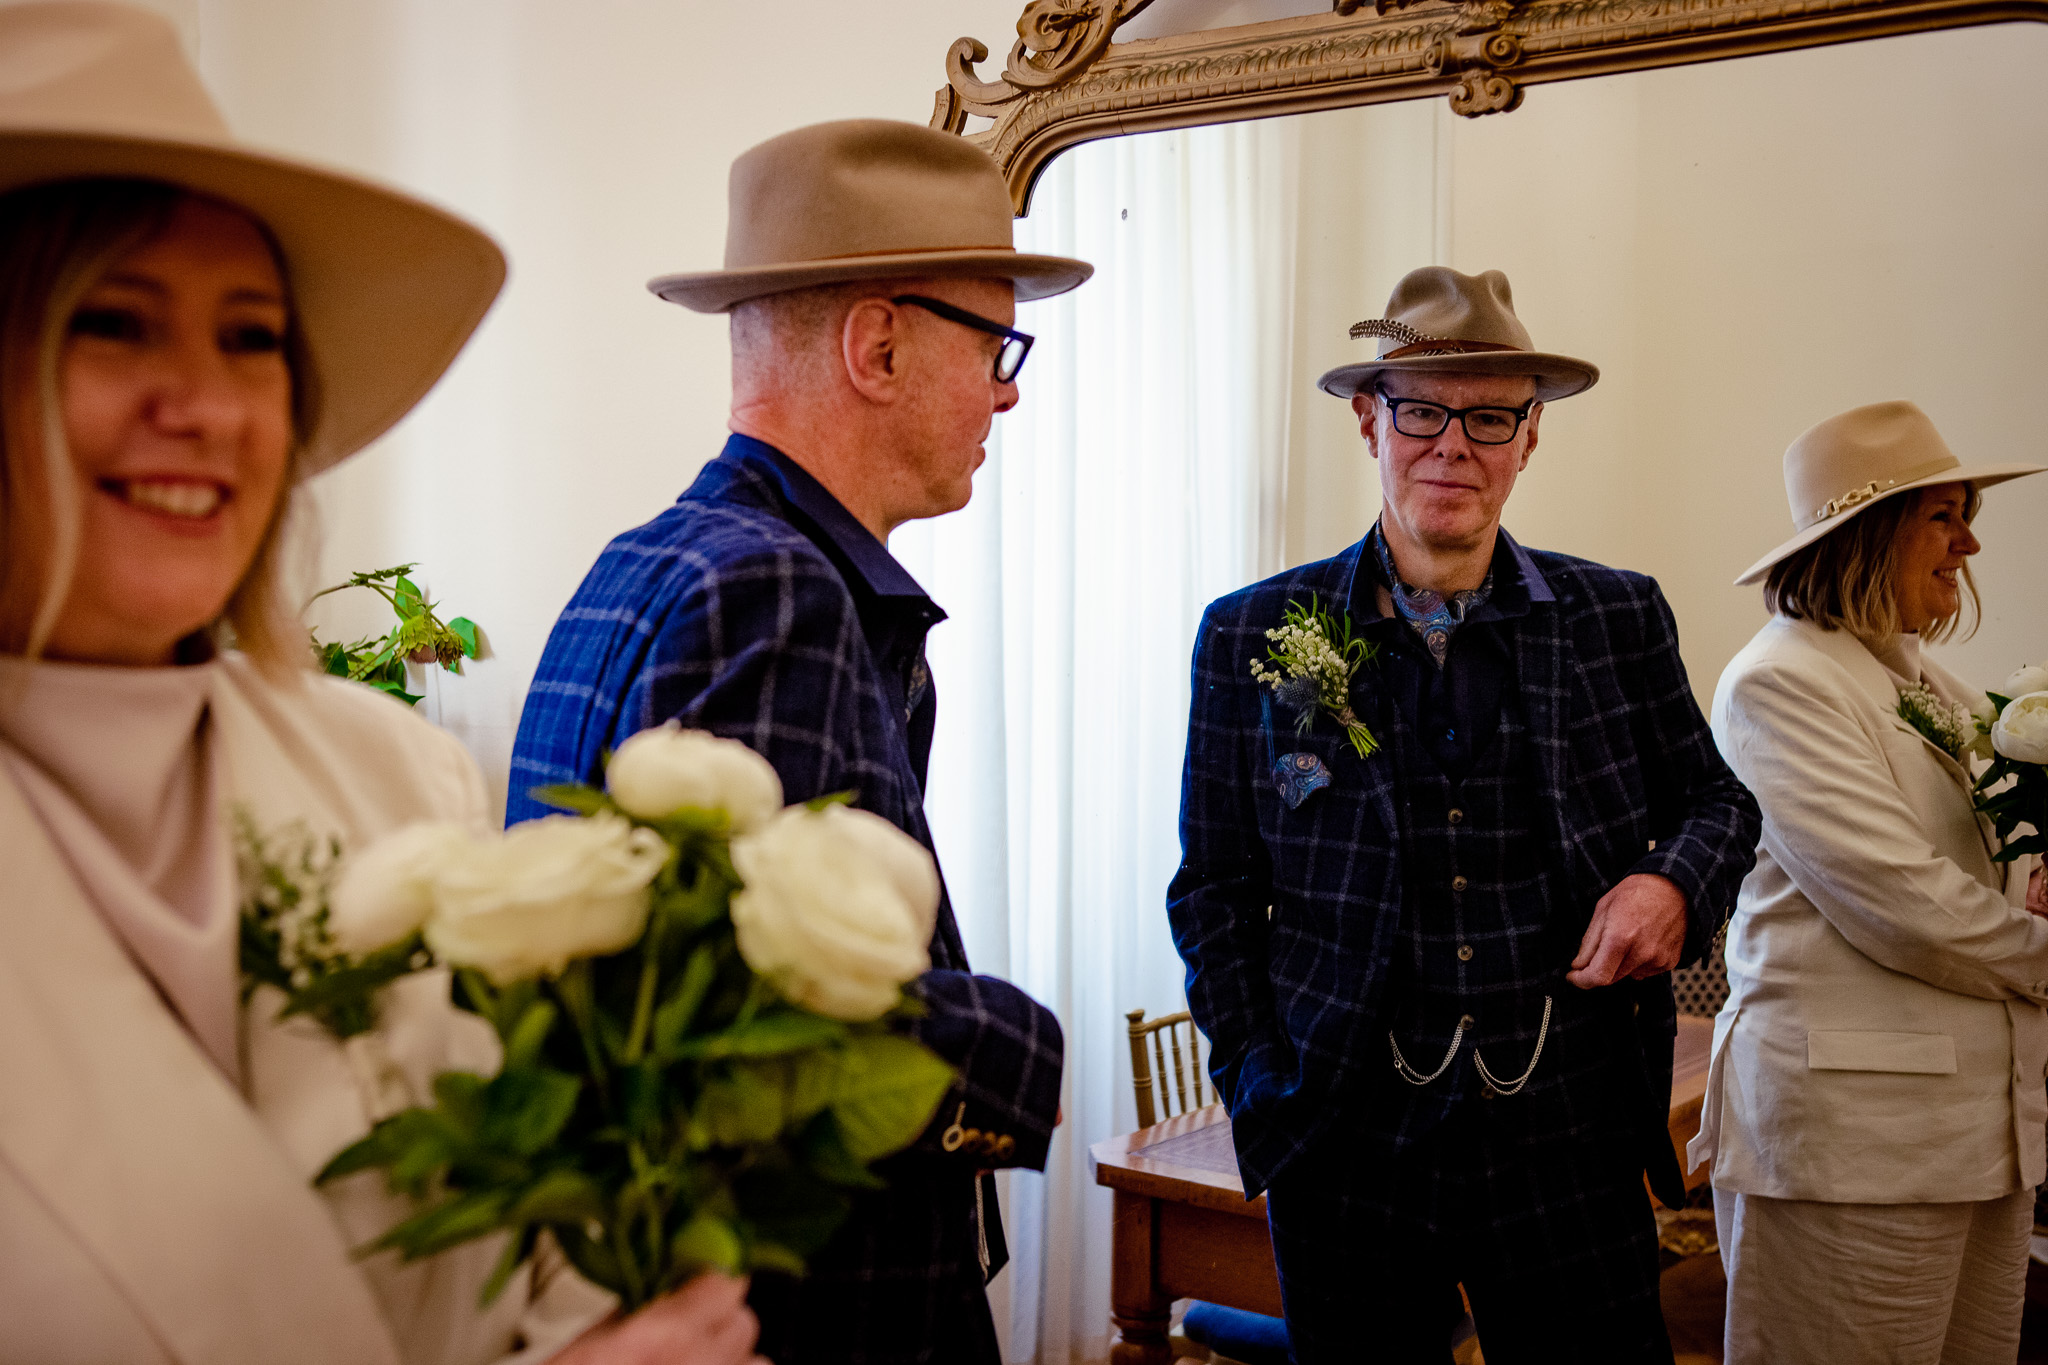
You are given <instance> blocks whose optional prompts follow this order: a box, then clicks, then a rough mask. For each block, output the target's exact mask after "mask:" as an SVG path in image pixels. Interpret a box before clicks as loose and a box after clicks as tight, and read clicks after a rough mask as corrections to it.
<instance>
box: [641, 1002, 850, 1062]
mask: <svg viewBox="0 0 2048 1365" xmlns="http://www.w3.org/2000/svg"><path fill="white" fill-rule="evenodd" d="M846 1036H847V1033H846V1025H844V1024H842V1023H840V1022H839V1021H838V1020H836V1019H827V1018H824V1017H823V1016H821V1015H816V1014H802V1013H797V1012H794V1011H792V1012H787V1013H782V1014H768V1015H762V1016H760V1017H758V1018H756V1019H753V1020H750V1021H748V1022H747V1023H744V1024H738V1025H735V1026H734V1027H732V1028H729V1029H726V1030H725V1031H724V1032H722V1033H713V1034H708V1035H706V1036H705V1037H702V1038H693V1039H691V1040H690V1041H689V1042H687V1043H685V1044H684V1045H683V1046H682V1048H681V1049H680V1055H681V1056H685V1057H692V1056H695V1057H703V1058H706V1059H707V1060H708V1059H712V1058H718V1057H779V1056H782V1055H784V1054H785V1053H790V1052H802V1051H804V1050H805V1049H807V1048H814V1047H823V1046H825V1045H826V1044H828V1043H836V1042H839V1041H840V1040H841V1039H843V1038H845V1037H846Z"/></svg>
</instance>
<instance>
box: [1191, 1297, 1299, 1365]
mask: <svg viewBox="0 0 2048 1365" xmlns="http://www.w3.org/2000/svg"><path fill="white" fill-rule="evenodd" d="M1180 1330H1181V1331H1182V1332H1183V1333H1185V1334H1186V1335H1187V1339H1188V1340H1189V1341H1192V1342H1194V1343H1196V1344H1197V1345H1201V1346H1206V1347H1208V1348H1209V1349H1210V1350H1212V1351H1215V1352H1217V1353H1218V1354H1219V1355H1226V1356H1229V1357H1230V1358H1231V1359H1233V1360H1242V1361H1244V1362H1245V1365H1287V1323H1286V1321H1285V1320H1284V1319H1281V1318H1269V1317H1267V1316H1266V1315H1265V1314H1264V1313H1247V1312H1245V1311H1244V1310H1243V1309H1242V1308H1225V1307H1224V1306H1223V1305H1222V1304H1220V1303H1203V1302H1201V1301H1200V1300H1197V1301H1196V1302H1194V1303H1192V1304H1190V1305H1189V1306H1188V1311H1187V1316H1186V1317H1185V1318H1183V1319H1181V1324H1180Z"/></svg>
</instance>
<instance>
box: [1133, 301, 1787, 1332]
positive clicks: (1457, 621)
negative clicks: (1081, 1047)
mask: <svg viewBox="0 0 2048 1365" xmlns="http://www.w3.org/2000/svg"><path fill="white" fill-rule="evenodd" d="M1351 335H1352V337H1353V339H1358V338H1362V337H1374V338H1377V339H1378V343H1379V344H1378V347H1377V354H1376V355H1374V356H1373V357H1372V358H1370V359H1368V360H1364V361H1361V362H1357V363H1353V364H1347V365H1341V366H1339V367H1337V368H1336V369H1333V370H1331V371H1330V372H1329V373H1327V374H1325V375H1324V376H1323V377H1322V379H1321V381H1320V385H1321V387H1322V389H1323V390H1324V391H1325V392H1327V393H1331V394H1334V395H1336V396H1337V397H1340V398H1345V399H1348V400H1349V401H1350V403H1351V405H1352V409H1353V410H1354V411H1355V412H1356V413H1357V414H1358V419H1359V429H1360V432H1361V434H1362V435H1363V436H1364V438H1365V440H1366V444H1367V453H1368V454H1369V455H1370V456H1371V457H1372V458H1373V459H1374V461H1375V462H1376V463H1377V466H1378V470H1379V480H1380V490H1381V495H1382V504H1383V505H1382V511H1381V515H1380V518H1379V520H1378V522H1377V523H1376V524H1375V525H1374V526H1373V527H1372V528H1371V529H1370V530H1369V531H1368V532H1367V534H1366V536H1365V538H1364V539H1363V540H1361V541H1359V542H1358V543H1357V544H1355V545H1353V546H1352V547H1351V548H1350V549H1348V550H1345V551H1344V552H1343V553H1341V554H1339V555H1337V556H1335V557H1334V558H1331V559H1326V560H1323V561H1320V562H1318V563H1314V564H1308V565H1304V566H1302V567H1300V568H1296V569H1290V570H1288V571H1287V572H1285V573H1283V574H1280V575H1279V576H1278V577H1275V578H1272V579H1269V580H1267V581H1266V582H1264V583H1259V584H1255V585H1253V586H1252V587H1249V588H1246V589H1243V590H1242V591H1239V592H1236V593H1233V594H1231V595H1230V596H1228V597H1224V598H1222V599H1221V600H1219V601H1217V602H1215V603H1214V604H1212V605H1211V606H1210V608H1209V610H1208V613H1207V614H1206V616H1205V617H1204V619H1203V622H1202V626H1201V631H1200V634H1199V637H1198V640H1197V644H1196V652H1195V679H1194V696H1195V702H1194V711H1193V717H1192V719H1191V721H1190V725H1189V732H1188V749H1187V764H1186V771H1185V778H1184V787H1183V800H1182V808H1181V811H1182V813H1181V837H1182V845H1183V850H1184V853H1183V858H1182V862H1181V867H1180V871H1179V873H1178V874H1177V875H1176V877H1175V879H1174V882H1173V885H1172V888H1171V890H1170V892H1169V914H1170V916H1171V919H1172V924H1173V931H1174V937H1175V941H1176V943H1177V944H1178V946H1179V948H1180V952H1181V956H1182V957H1183V958H1184V959H1185V960H1186V962H1187V964H1188V1000H1189V1005H1190V1008H1191V1009H1192V1010H1193V1012H1194V1015H1195V1019H1196V1022H1198V1023H1199V1024H1200V1025H1201V1026H1202V1028H1203V1030H1204V1031H1205V1032H1206V1033H1208V1035H1209V1037H1210V1040H1211V1042H1212V1045H1213V1049H1214V1050H1213V1053H1212V1070H1213V1072H1214V1074H1215V1076H1216V1080H1217V1085H1218V1089H1219V1091H1220V1093H1221V1094H1222V1095H1223V1096H1224V1097H1225V1099H1226V1100H1227V1102H1228V1103H1229V1105H1230V1110H1231V1119H1232V1127H1233V1133H1234V1135H1235V1139H1236V1143H1237V1151H1238V1161H1239V1166H1240V1168H1241V1170H1242V1172H1243V1175H1244V1182H1245V1188H1246V1190H1247V1191H1257V1190H1260V1189H1264V1190H1266V1191H1267V1198H1268V1203H1267V1208H1268V1211H1269V1218H1270V1221H1271V1224H1272V1232H1273V1248H1274V1252H1275V1255H1276V1257H1277V1259H1278V1262H1279V1269H1280V1284H1281V1297H1282V1301H1283V1303H1284V1305H1285V1308H1286V1313H1287V1326H1288V1332H1289V1336H1290V1341H1291V1347H1292V1351H1293V1356H1294V1359H1295V1361H1296V1362H1298V1363H1299V1365H1321V1363H1322V1362H1333V1363H1334V1362H1349V1361H1352V1360H1355V1359H1357V1358H1358V1355H1357V1351H1356V1343H1357V1341H1358V1339H1359V1333H1360V1331H1361V1330H1362V1325H1364V1324H1370V1331H1371V1333H1372V1337H1373V1344H1374V1347H1375V1354H1374V1357H1373V1358H1374V1359H1375V1360H1385V1361H1389V1362H1395V1361H1424V1360H1429V1361H1442V1360H1444V1359H1446V1357H1447V1356H1448V1355H1449V1342H1450V1323H1451V1320H1452V1319H1453V1318H1454V1317H1455V1316H1456V1313H1457V1309H1456V1302H1457V1299H1456V1288H1455V1287H1456V1286H1457V1285H1459V1284H1462V1285H1463V1286H1464V1289H1465V1291H1466V1294H1467V1296H1468V1297H1469V1299H1470V1301H1471V1306H1472V1313H1473V1315H1474V1318H1475V1319H1476V1322H1477V1325H1478V1329H1479V1337H1480V1342H1481V1344H1482V1346H1483V1348H1484V1350H1485V1352H1486V1358H1487V1360H1488V1361H1490V1362H1493V1365H1513V1362H1517V1361H1550V1360H1557V1359H1571V1360H1575V1361H1631V1362H1633V1361H1669V1360H1670V1359H1671V1346H1670V1343H1669V1340H1668V1338H1667V1337H1666V1334H1665V1331H1664V1324H1663V1319H1662V1315H1661V1313H1660V1312H1659V1309H1658V1303H1657V1269H1658V1264H1657V1236H1656V1225H1655V1223H1654V1221H1653V1220H1652V1218H1651V1213H1650V1205H1649V1201H1648V1198H1647V1197H1646V1195H1645V1193H1644V1189H1643V1185H1644V1176H1645V1174H1647V1175H1648V1177H1649V1181H1650V1185H1651V1187H1652V1188H1653V1189H1654V1190H1655V1191H1656V1192H1657V1194H1658V1196H1659V1197H1660V1198H1662V1199H1664V1200H1665V1202H1667V1203H1676V1202H1679V1201H1680V1200H1681V1199H1682V1197H1683V1187H1682V1184H1681V1182H1680V1178H1679V1172H1678V1167H1677V1162H1676V1159H1675V1156H1674V1154H1673V1152H1672V1148H1671V1142H1670V1139H1669V1137H1668V1136H1667V1134H1666V1120H1667V1114H1666V1109H1667V1105H1668V1102H1669V1097H1670V1089H1671V1041H1672V1035H1673V1029H1674V1023H1673V1020H1674V1010H1673V1003H1672V993H1671V985H1670V977H1669V975H1668V974H1669V972H1670V970H1671V969H1672V968H1673V967H1675V966H1677V965H1678V964H1679V963H1680V961H1681V960H1683V959H1686V958H1689V957H1697V956H1698V955H1699V954H1700V952H1701V951H1702V950H1703V949H1704V948H1705V947H1706V945H1707V944H1708V942H1709V941H1710V940H1711V939H1712V938H1713V936H1714V933H1715V931H1716V930H1717V929H1718V928H1719V926H1720V924H1721V922H1722V921H1723V919H1724V918H1725V917H1726V914H1727V911H1728V908H1729V905H1730V904H1731V903H1732V902H1733V900H1734V898H1735V893H1736V888H1737V886H1738V884H1739V883H1740V881H1741V879H1742V877H1743V876H1744V875H1745V874H1746V873H1747V872H1748V871H1749V868H1750V866H1751V863H1752V861H1753V851H1754V849H1755V847H1756V837H1757V828H1758V816H1757V810H1756V803H1755V802H1754V801H1753V800H1752V799H1751V798H1750V796H1749V794H1748V792H1746V791H1745V790H1744V789H1743V788H1742V786H1741V784H1740V783H1738V782H1737V781H1736V780H1735V778H1734V777H1733V776H1732V775H1731V774H1730V773H1729V771H1728V769H1727V767H1726V765H1725V764H1723V763H1722V761H1721V758H1720V755H1719V754H1718V753H1717V752H1716V751H1715V748H1714V745H1713V740H1712V738H1711V737H1710V736H1709V734H1708V732H1707V727H1706V723H1705V721H1704V720H1703V719H1702V717H1701V716H1700V712H1699V707H1698V705H1697V704H1696V703H1695V702H1694V700H1693V695H1692V690H1691V688H1690V687H1689V686H1688V685H1687V683H1686V678H1685V669H1684V666H1683V665H1682V664H1681V662H1680V660H1679V654H1678V641H1677V637H1676V632H1675V630H1674V627H1673V624H1672V619H1671V612H1670V609H1669V608H1668V607H1667V606H1666V605H1665V603H1664V599H1663V597H1662V595H1661V594H1660V593H1659V592H1658V590H1657V586H1656V584H1655V583H1654V582H1652V581H1651V580H1649V579H1647V578H1645V577H1643V576H1641V575H1639V574H1632V573H1626V572H1623V571H1620V570H1616V569H1609V568H1603V567H1601V566H1600V565H1597V564H1590V563H1587V562H1586V561H1584V560H1580V559H1573V558H1570V557H1568V556H1565V555H1560V554H1552V553H1549V552H1546V551H1541V550H1530V549H1525V548H1524V547H1523V546H1521V545H1519V544H1517V543H1516V542H1515V541H1514V540H1513V539H1512V538H1511V537H1510V536H1509V535H1508V534H1507V532H1506V531H1504V530H1503V529H1501V524H1500V520H1501V512H1502V509H1503V507H1504V506H1505V504H1506V502H1507V499H1508V496H1509V494H1510V493H1511V492H1512V491H1513V489H1514V485H1515V480H1516V478H1517V476H1518V475H1519V474H1520V473H1521V472H1522V471H1523V469H1525V468H1526V467H1527V465H1528V463H1529V458H1530V456H1531V455H1532V454H1533V453H1534V451H1535V449H1536V436H1537V427H1538V425H1539V422H1540V420H1541V417H1542V413H1543V405H1544V404H1545V403H1548V402H1554V401H1556V400H1558V399H1561V398H1566V397H1569V396H1571V395H1573V394H1576V393H1579V392H1582V391H1583V390H1585V389H1587V388H1589V387H1591V386H1592V384H1593V383H1594V382H1595V380H1596V379H1597V378H1598V377H1599V375H1598V371H1597V370H1595V369H1594V367H1593V366H1591V365H1589V364H1587V363H1586V362H1584V361H1581V360H1574V359H1572V358H1570V357H1568V356H1561V355H1554V354H1549V353H1545V352H1541V351H1538V350H1537V349H1536V348H1535V346H1534V345H1533V344H1532V342H1531V341H1530V338H1529V333H1528V331H1527V330H1526V329H1525V328H1524V327H1523V325H1522V323H1521V321H1520V320H1519V319H1518V318H1517V317H1516V316H1515V312H1514V305H1513V300H1512V298H1511V296H1510V294H1509V290H1508V282H1507V279H1506V277H1505V276H1503V275H1502V274H1500V272H1498V271H1488V272H1487V273H1485V274H1482V275H1476V276H1475V275H1464V274H1460V273H1459V272H1457V271H1455V270H1449V269H1445V268H1442V267H1429V268H1425V269H1422V270H1417V271H1414V272H1412V273H1411V274H1409V275H1408V276H1407V277H1406V278H1404V279H1403V280H1402V281H1401V282H1400V284H1399V285H1397V286H1396V287H1395V289H1394V293H1393V297H1392V298H1391V299H1390V300H1389V301H1388V304H1387V309H1386V315H1385V316H1384V317H1381V318H1375V319H1372V320H1370V321H1367V322H1362V323H1360V324H1358V325H1357V326H1356V327H1354V328H1353V329H1352V333H1351ZM1290 625H1291V626H1293V627H1295V630H1294V631H1293V632H1289V631H1287V630H1286V629H1285V627H1287V626H1290ZM1316 636H1320V637H1321V640H1320V641H1317V640H1316V639H1315V638H1314V637H1316ZM1347 642H1351V643H1350V644H1349V645H1348V646H1347Z"/></svg>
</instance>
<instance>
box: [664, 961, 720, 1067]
mask: <svg viewBox="0 0 2048 1365" xmlns="http://www.w3.org/2000/svg"><path fill="white" fill-rule="evenodd" d="M717 978H718V950H717V949H716V948H715V947H714V946H713V945H711V944H709V943H706V944H703V945H701V946H699V947H698V948H697V950H696V951H695V952H693V953H691V954H690V960H689V962H687V963H686V964H684V966H683V972H682V976H681V978H680V979H679V980H678V981H677V982H676V985H675V988H674V989H673V990H671V991H670V992H669V996H668V999H666V1000H664V1001H663V1002H662V1003H661V1005H660V1007H659V1008H658V1009H656V1010H655V1012H654V1052H655V1055H656V1056H658V1057H662V1058H664V1059H669V1058H674V1057H676V1056H678V1055H680V1050H681V1048H682V1044H683V1039H684V1037H685V1036H686V1035H687V1034H688V1032H689V1029H690V1025H691V1024H692V1023H694V1022H695V1021H696V1018H697V1010H698V1008H699V1007H700V1006H702V1005H703V1003H704V997H705V995H706V994H707V993H709V991H710V990H711V983H712V982H713V981H715V980H717Z"/></svg>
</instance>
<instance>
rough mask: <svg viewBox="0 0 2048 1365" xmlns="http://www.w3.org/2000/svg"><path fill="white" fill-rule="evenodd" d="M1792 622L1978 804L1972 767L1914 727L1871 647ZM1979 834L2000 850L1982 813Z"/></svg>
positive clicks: (1937, 672)
mask: <svg viewBox="0 0 2048 1365" xmlns="http://www.w3.org/2000/svg"><path fill="white" fill-rule="evenodd" d="M1780 619H1785V618H1780ZM1789 624H1791V625H1792V626H1793V627H1794V628H1796V629H1797V630H1798V631H1799V632H1800V633H1801V634H1803V635H1804V636H1805V637H1806V638H1807V639H1808V640H1810V641H1812V642H1813V644H1814V646H1815V647H1816V648H1818V649H1820V650H1821V651H1822V652H1823V653H1825V654H1826V655H1827V656H1828V657H1829V658H1831V659H1833V660H1834V661H1835V662H1836V663H1838V664H1840V665H1841V666H1842V667H1843V668H1844V669H1845V670H1847V672H1848V673H1849V676H1850V677H1851V678H1853V679H1854V680H1855V682H1856V686H1857V688H1858V690H1860V691H1861V692H1862V693H1863V694H1864V695H1865V697H1867V698H1868V699H1869V701H1870V704H1871V705H1872V706H1873V707H1875V708H1876V709H1877V711H1878V714H1879V715H1880V716H1881V717H1882V720H1883V723H1884V724H1886V725H1889V726H1891V727H1893V728H1895V729H1898V730H1902V731H1904V732H1905V733H1906V734H1909V735H1911V736H1912V737H1913V738H1914V739H1915V740H1917V741H1918V742H1919V743H1920V745H1921V746H1922V747H1923V748H1924V749H1925V750H1926V751H1927V752H1928V753H1929V754H1931V755H1933V756H1934V759H1935V761H1936V762H1937V763H1939V764H1940V765H1941V770H1942V771H1943V772H1944V773H1946V774H1947V775H1948V778H1949V780H1950V781H1951V782H1953V783H1955V784H1956V786H1957V787H1958V788H1959V789H1960V790H1961V791H1962V793H1963V795H1964V797H1966V798H1967V799H1968V800H1969V802H1970V804H1971V805H1972V807H1974V806H1975V805H1976V801H1977V793H1976V782H1975V779H1974V777H1973V776H1972V775H1971V773H1970V770H1969V769H1968V768H1967V767H1965V766H1964V765H1963V764H1962V763H1961V762H1960V761H1959V760H1958V759H1957V758H1956V756H1955V755H1954V754H1951V753H1950V752H1949V751H1948V750H1946V749H1944V748H1942V747H1941V746H1940V745H1939V744H1936V743H1935V742H1934V741H1933V740H1931V739H1929V738H1927V736H1925V735H1923V734H1921V733H1920V732H1919V731H1918V730H1916V729H1914V728H1913V725H1912V723H1911V722H1910V721H1908V720H1907V719H1906V718H1905V717H1904V716H1902V715H1900V714H1899V689H1898V687H1897V685H1896V684H1894V683H1893V682H1892V675H1891V674H1890V673H1889V672H1888V671H1887V670H1886V669H1885V666H1884V665H1883V664H1882V663H1880V662H1878V658H1877V656H1876V655H1875V654H1872V653H1871V652H1870V649H1869V647H1868V646H1866V645H1865V644H1864V643H1863V642H1862V641H1861V640H1858V639H1857V638H1856V637H1855V636H1853V635H1851V634H1849V632H1848V631H1846V630H1821V629H1820V628H1819V627H1817V626H1814V625H1812V624H1810V623H1808V622H1805V621H1794V622H1790V623H1789ZM1920 666H1921V669H1922V671H1923V672H1927V673H1932V674H1933V675H1934V676H1935V677H1936V678H1937V679H1938V680H1939V681H1942V682H1943V683H1944V684H1947V685H1948V686H1947V690H1949V691H1952V692H1954V693H1955V694H1956V695H1961V693H1962V692H1964V691H1966V690H1967V688H1965V686H1964V684H1963V683H1962V682H1961V681H1960V680H1959V679H1957V678H1955V677H1954V675H1952V674H1950V673H1947V672H1946V671H1945V670H1942V669H1941V668H1940V667H1939V666H1938V665H1935V664H1932V663H1930V662H1929V661H1928V660H1927V659H1926V658H1925V656H1924V655H1923V656H1922V658H1921V665H1920ZM1943 690H1944V689H1943V688H1937V689H1936V691H1937V693H1940V692H1941V691H1943ZM1977 836H1978V838H1980V839H1982V840H1983V841H1984V852H1985V854H1986V856H1989V855H1990V854H1992V853H1995V852H1997V850H1998V836H1997V834H1996V832H1995V831H1994V830H1993V828H1992V825H1991V822H1990V821H1989V820H1987V819H1986V818H1985V817H1984V816H1982V815H1978V816H1977Z"/></svg>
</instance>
